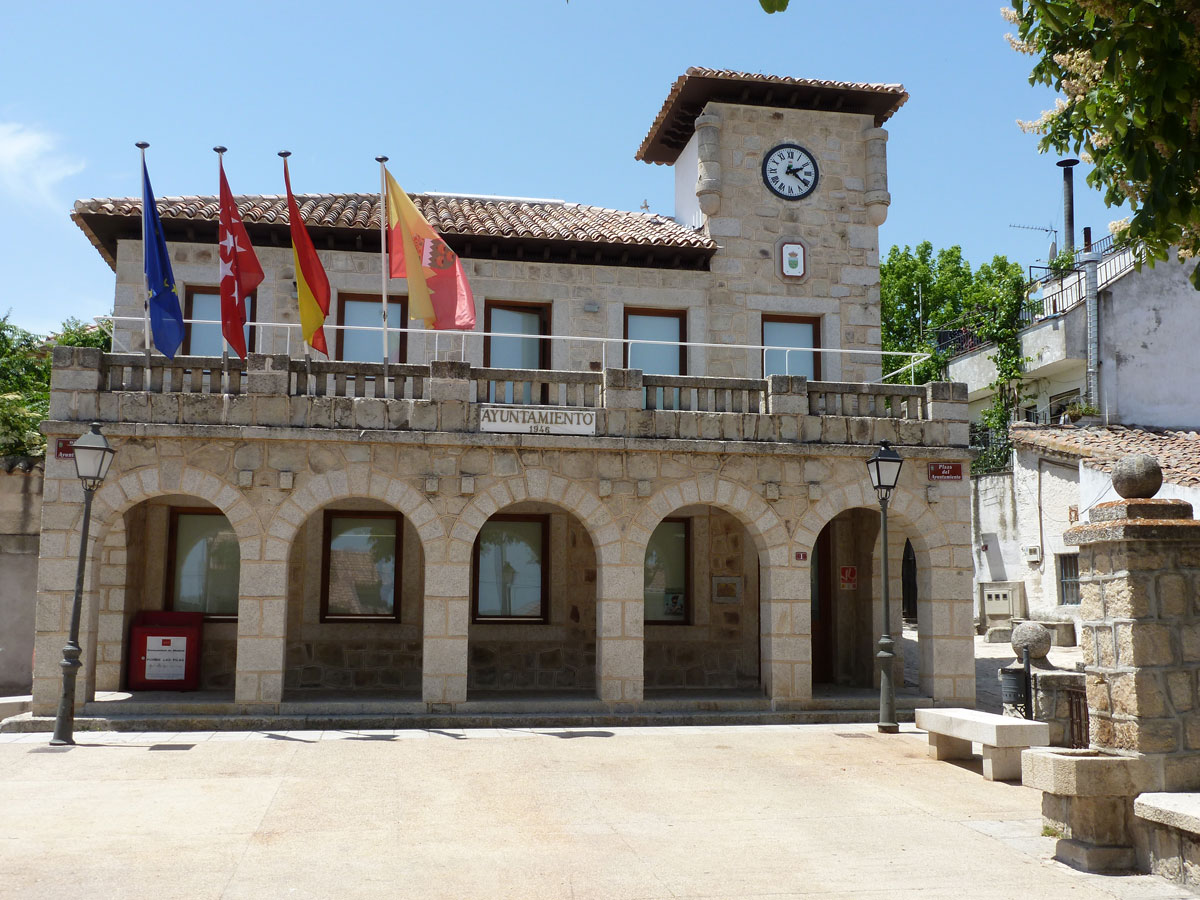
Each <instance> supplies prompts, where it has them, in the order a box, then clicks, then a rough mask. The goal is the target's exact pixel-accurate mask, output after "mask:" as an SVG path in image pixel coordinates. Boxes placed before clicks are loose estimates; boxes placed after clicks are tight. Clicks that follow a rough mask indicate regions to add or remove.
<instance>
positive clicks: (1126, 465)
mask: <svg viewBox="0 0 1200 900" xmlns="http://www.w3.org/2000/svg"><path fill="white" fill-rule="evenodd" d="M1112 486H1113V490H1115V491H1116V492H1117V493H1118V494H1120V495H1121V496H1122V497H1124V498H1125V499H1126V500H1149V499H1150V498H1151V497H1153V496H1154V495H1155V494H1157V493H1158V489H1159V488H1160V487H1162V469H1161V468H1160V467H1159V465H1158V460H1156V459H1155V458H1154V457H1153V456H1150V455H1148V454H1145V453H1138V454H1135V455H1133V456H1124V457H1122V458H1121V459H1119V460H1117V462H1116V465H1114V466H1113V470H1112Z"/></svg>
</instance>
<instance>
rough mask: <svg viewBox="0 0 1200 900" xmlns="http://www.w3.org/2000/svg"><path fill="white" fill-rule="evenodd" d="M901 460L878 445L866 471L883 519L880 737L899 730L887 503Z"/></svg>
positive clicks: (886, 444)
mask: <svg viewBox="0 0 1200 900" xmlns="http://www.w3.org/2000/svg"><path fill="white" fill-rule="evenodd" d="M903 464H904V460H903V459H901V458H900V454H899V453H897V452H896V451H895V450H893V449H892V445H891V443H890V442H888V441H880V442H879V449H878V450H876V451H875V455H874V456H872V457H871V458H870V459H868V460H867V471H868V472H869V473H870V475H871V487H873V488H875V496H877V497H878V498H879V511H880V514H881V516H882V519H883V635H882V636H881V637H880V638H879V653H878V655H877V656H876V658H877V659H878V660H879V730H880V731H882V732H883V733H884V734H895V733H896V732H898V731H899V730H900V726H899V725H898V724H897V722H896V688H895V685H893V684H892V662H893V660H895V658H896V654H895V652H894V651H895V649H896V642H895V641H893V640H892V623H891V610H890V608H889V607H890V604H891V599H890V598H889V597H888V540H887V510H888V501H889V500H890V499H891V498H892V491H893V490H895V488H896V482H898V481H899V480H900V467H901V466H902V465H903Z"/></svg>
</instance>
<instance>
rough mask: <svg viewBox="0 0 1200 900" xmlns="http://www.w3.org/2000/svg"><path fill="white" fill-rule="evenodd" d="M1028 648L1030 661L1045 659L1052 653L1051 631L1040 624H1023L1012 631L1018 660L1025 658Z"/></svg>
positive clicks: (1014, 650) (1013, 646) (1014, 651)
mask: <svg viewBox="0 0 1200 900" xmlns="http://www.w3.org/2000/svg"><path fill="white" fill-rule="evenodd" d="M1026 647H1028V648H1029V658H1030V659H1045V658H1046V654H1047V653H1049V652H1050V629H1049V628H1047V627H1046V626H1045V625H1042V624H1039V623H1038V622H1022V623H1021V624H1020V625H1018V626H1017V627H1016V628H1014V629H1013V630H1012V648H1013V653H1015V654H1017V659H1024V658H1025V648H1026Z"/></svg>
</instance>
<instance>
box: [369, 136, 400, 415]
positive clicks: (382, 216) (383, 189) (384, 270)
mask: <svg viewBox="0 0 1200 900" xmlns="http://www.w3.org/2000/svg"><path fill="white" fill-rule="evenodd" d="M387 161H388V158H387V157H386V156H377V157H375V162H377V163H379V249H380V252H381V253H382V254H383V255H382V256H381V257H380V269H379V273H380V279H379V280H380V283H381V288H380V294H379V295H380V297H382V298H383V384H384V393H385V394H386V393H387V366H388V356H389V354H388V275H389V274H390V273H389V271H388V246H387V221H388V215H387V167H386V165H385V163H387ZM401 324H402V325H403V323H401Z"/></svg>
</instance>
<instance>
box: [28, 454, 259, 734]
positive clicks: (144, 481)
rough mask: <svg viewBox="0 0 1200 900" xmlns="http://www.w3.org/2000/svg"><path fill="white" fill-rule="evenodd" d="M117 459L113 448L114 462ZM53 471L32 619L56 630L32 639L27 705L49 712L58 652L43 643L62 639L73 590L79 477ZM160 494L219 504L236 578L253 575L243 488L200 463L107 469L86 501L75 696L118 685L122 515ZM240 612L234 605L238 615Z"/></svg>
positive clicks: (253, 525) (124, 544) (251, 527)
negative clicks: (35, 648)
mask: <svg viewBox="0 0 1200 900" xmlns="http://www.w3.org/2000/svg"><path fill="white" fill-rule="evenodd" d="M118 449H119V445H118ZM120 458H121V457H120V456H119V455H118V457H117V459H118V461H119V460H120ZM56 474H58V478H57V481H58V486H57V487H58V492H57V495H56V496H57V499H55V500H50V501H46V502H45V503H44V504H43V520H44V526H45V525H49V526H51V527H44V528H43V532H42V543H41V554H40V558H39V581H40V586H39V591H38V610H39V621H40V622H43V623H44V622H48V621H51V620H53V621H55V622H58V623H59V628H58V629H54V630H50V631H47V630H46V629H45V628H44V627H39V633H38V640H39V642H41V646H42V647H43V648H44V649H43V652H41V653H39V654H38V655H37V667H36V670H35V673H34V706H35V708H36V709H38V710H41V711H43V712H42V714H50V713H51V712H52V711H53V708H54V707H55V705H56V695H57V691H58V687H59V681H60V675H59V671H58V660H59V658H60V657H59V655H58V654H56V653H52V652H47V650H48V649H49V648H50V647H54V648H61V646H62V642H63V641H64V640H65V635H66V629H67V622H68V619H69V616H70V608H71V603H72V599H73V595H74V580H75V577H74V576H75V568H76V565H77V560H78V552H79V530H80V528H81V521H80V520H81V517H82V506H81V503H80V498H79V496H78V483H77V482H76V481H75V479H74V477H73V473H67V472H65V471H64V472H62V473H56ZM162 497H180V498H194V499H195V500H196V501H197V503H198V505H202V506H212V507H215V508H216V509H218V510H220V511H221V513H222V514H223V515H224V516H225V518H226V519H227V520H228V521H229V524H230V527H231V528H232V529H233V531H234V533H235V534H236V535H237V538H238V545H239V555H240V562H241V567H242V568H241V579H242V581H243V583H244V582H245V579H246V578H247V569H249V570H250V572H251V576H250V577H254V575H253V573H254V566H256V565H259V564H260V563H259V561H260V558H261V550H262V527H261V523H260V521H259V519H258V516H257V514H256V513H255V511H254V508H253V507H252V506H251V505H250V503H249V502H248V501H247V500H246V499H245V497H244V496H243V494H242V492H241V491H239V490H238V489H237V488H236V487H234V486H233V485H231V484H229V483H228V482H227V481H225V480H224V479H222V478H219V477H218V476H216V475H213V474H212V473H211V472H207V471H205V470H203V469H198V468H195V467H191V466H187V465H183V466H179V465H177V464H176V465H172V466H166V465H163V466H143V467H139V468H138V469H135V470H134V471H131V472H127V473H124V474H121V473H120V472H119V471H116V472H110V473H109V477H108V479H107V480H106V481H105V483H104V484H103V485H102V486H101V488H100V489H99V490H98V491H97V492H96V494H95V496H94V498H93V500H92V525H91V529H90V533H89V536H88V547H87V551H86V558H87V561H88V567H87V573H86V577H85V582H84V584H85V590H84V595H83V610H82V618H81V628H80V645H81V646H82V647H83V650H84V655H83V663H84V666H83V670H82V671H81V673H80V680H81V685H80V690H79V692H78V694H77V696H78V698H79V702H81V703H82V702H85V701H86V700H88V699H91V698H92V697H94V695H95V692H96V690H97V689H98V688H99V689H104V690H115V689H116V688H117V687H119V684H120V679H121V674H122V671H123V666H124V650H123V647H124V641H125V636H126V633H127V624H128V623H127V621H126V619H127V602H128V598H127V593H126V584H127V579H128V577H129V566H128V554H129V549H130V548H129V546H128V533H127V528H126V515H127V513H129V512H130V511H131V510H134V509H135V508H137V507H138V506H139V505H140V504H144V503H146V502H147V501H152V500H155V499H157V498H162ZM47 513H48V515H47ZM241 619H242V616H241V610H240V609H239V622H240V621H241ZM239 627H240V626H239ZM101 657H103V659H101Z"/></svg>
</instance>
